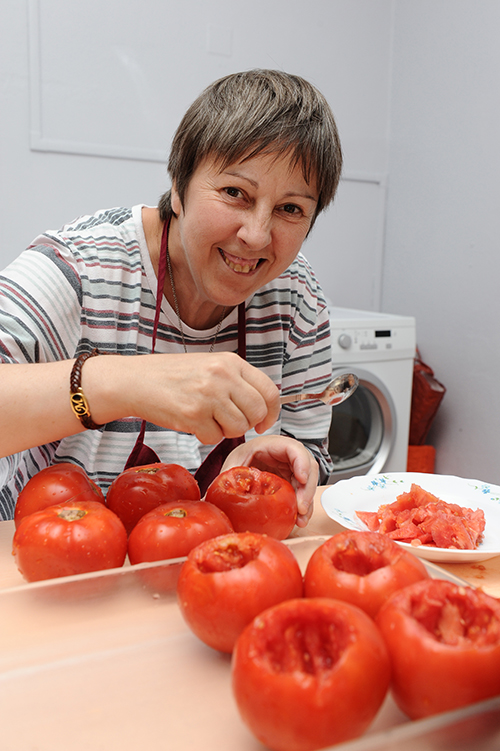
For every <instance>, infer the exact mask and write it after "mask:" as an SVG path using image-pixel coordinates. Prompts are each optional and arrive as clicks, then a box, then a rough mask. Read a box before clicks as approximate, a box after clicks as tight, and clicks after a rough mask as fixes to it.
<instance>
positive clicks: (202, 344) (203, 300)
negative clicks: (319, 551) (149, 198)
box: [0, 70, 342, 525]
mask: <svg viewBox="0 0 500 751" xmlns="http://www.w3.org/2000/svg"><path fill="white" fill-rule="evenodd" d="M341 164H342V157H341V148H340V143H339V139H338V135H337V130H336V126H335V122H334V119H333V116H332V113H331V110H330V108H329V107H328V104H327V103H326V101H325V100H324V98H323V97H322V95H321V94H320V93H319V92H318V91H316V89H314V87H312V86H311V85H310V84H308V83H307V82H306V81H304V80H302V79H300V78H298V77H296V76H290V75H288V74H285V73H281V72H278V71H259V70H256V71H248V72H244V73H238V74H234V75H231V76H227V77H225V78H223V79H221V80H220V81H217V82H215V83H214V84H212V85H211V86H209V87H208V88H207V89H206V90H205V91H204V92H203V93H202V94H201V96H200V97H199V98H198V99H197V100H196V101H195V102H194V103H193V105H192V106H191V107H190V108H189V110H188V111H187V113H186V115H185V117H184V118H183V120H182V122H181V124H180V126H179V128H178V130H177V133H176V135H175V138H174V141H173V144H172V150H171V156H170V160H169V165H168V167H169V174H170V177H171V180H172V188H171V190H170V191H168V192H167V193H166V194H165V195H164V196H162V197H161V199H160V201H159V205H158V207H156V208H154V207H147V206H136V207H134V208H133V209H123V208H116V209H112V210H108V211H100V212H98V213H97V214H95V215H94V216H86V217H82V218H80V219H77V220H76V221H75V222H73V223H71V224H69V225H66V226H65V227H63V228H62V229H61V230H59V231H49V232H46V233H45V234H43V235H41V236H40V237H38V238H36V240H35V241H34V242H33V244H32V245H31V246H30V248H28V250H27V251H25V252H24V253H23V254H22V255H21V256H20V257H19V258H18V259H17V260H16V261H14V263H12V264H11V265H10V266H9V267H8V268H7V269H6V270H5V272H4V273H3V275H0V362H2V363H3V364H4V367H1V368H0V456H2V457H4V458H3V459H1V460H0V487H1V488H2V490H1V492H0V514H1V515H2V516H3V518H11V517H12V514H13V510H14V506H15V500H16V497H17V494H18V493H19V491H20V490H21V488H22V487H23V485H24V484H25V483H26V482H27V480H28V479H29V478H30V477H31V476H32V475H33V474H34V473H35V472H37V471H38V470H40V469H41V468H42V467H44V466H46V465H48V464H51V463H54V462H58V461H59V462H60V461H73V462H76V463H78V464H80V465H81V466H83V467H84V468H85V469H86V471H87V472H88V473H89V475H90V476H91V477H93V478H94V479H96V480H97V481H98V482H99V484H100V485H101V487H102V488H103V490H106V488H107V487H108V486H109V484H110V483H111V481H112V480H113V479H114V477H116V475H117V474H119V473H120V472H121V471H122V470H123V469H124V466H125V464H126V462H127V457H129V455H130V453H131V451H132V450H133V449H134V444H135V442H136V438H137V434H138V431H139V428H140V426H141V424H142V426H143V427H144V428H145V430H146V433H145V440H146V443H147V445H148V446H149V447H151V449H153V450H154V451H155V452H156V455H157V456H158V458H159V459H160V460H161V461H165V462H175V463H178V464H182V465H183V466H185V467H186V468H187V469H189V470H190V471H192V472H195V471H196V470H197V469H198V468H199V467H200V465H202V462H203V460H204V459H206V457H207V456H208V454H209V453H210V451H211V449H212V448H213V447H214V445H216V444H218V443H219V442H220V441H221V440H222V439H224V438H226V439H237V438H238V437H240V436H246V441H245V442H244V443H240V445H238V446H237V447H236V448H234V450H233V451H231V452H230V453H229V455H228V457H227V459H226V461H225V464H224V465H223V469H227V468H229V467H232V466H239V465H254V466H257V467H260V468H264V469H268V470H270V471H273V472H275V473H276V474H281V475H282V476H284V477H286V478H287V479H289V480H290V481H291V482H293V484H294V486H295V487H296V490H297V504H298V513H299V516H298V523H299V524H301V525H305V524H306V523H307V521H308V519H309V517H310V514H311V512H312V499H313V495H314V491H315V488H316V485H317V482H318V477H320V478H321V479H323V478H324V477H325V476H326V474H327V473H328V472H329V469H330V464H329V462H330V459H329V456H328V452H327V448H326V437H327V432H328V426H329V421H330V410H329V408H328V407H325V406H324V405H322V404H321V403H316V402H314V403H305V404H301V405H300V406H297V405H289V406H287V407H283V409H281V410H280V404H279V394H280V391H284V392H299V391H301V390H308V391H313V390H318V391H319V390H321V389H322V388H324V386H325V385H326V384H327V383H328V381H329V379H330V376H331V361H330V345H329V323H328V311H327V308H326V305H325V301H324V297H323V294H322V292H321V289H320V287H319V285H318V283H317V281H316V279H315V277H314V274H313V272H312V270H311V269H310V267H309V265H308V264H307V261H306V260H305V259H304V258H303V257H302V256H301V254H300V252H299V251H300V248H301V246H302V243H303V241H304V240H305V238H306V236H307V234H308V233H309V232H310V230H311V228H312V226H313V224H314V221H315V219H316V217H317V216H318V214H319V213H320V212H321V211H322V210H323V209H324V208H325V207H326V206H327V205H328V204H329V203H330V202H331V201H332V200H333V197H334V195H335V191H336V188H337V185H338V181H339V178H340V171H341ZM157 303H158V305H157ZM155 313H156V320H155ZM238 332H239V335H238ZM245 350H246V351H245ZM238 352H239V354H238ZM101 355H106V356H101ZM7 364H10V365H11V367H5V365H7ZM14 365H15V366H16V367H13V366H14ZM79 388H80V389H81V390H79ZM68 391H71V392H72V394H73V396H72V398H71V402H70V398H69V397H68ZM82 394H83V397H82ZM82 404H83V406H82ZM82 412H83V413H85V412H86V413H87V414H83V415H82ZM140 449H141V445H140V442H139V445H136V447H135V453H134V454H133V459H132V460H131V462H132V463H136V464H137V463H146V461H144V458H146V459H147V458H148V456H150V455H149V454H148V453H147V452H146V453H144V450H143V452H142V453H141V452H140ZM153 456H154V455H153ZM211 461H212V460H209V464H210V462H211ZM205 466H207V465H205Z"/></svg>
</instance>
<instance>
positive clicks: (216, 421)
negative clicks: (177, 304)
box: [127, 352, 280, 444]
mask: <svg viewBox="0 0 500 751" xmlns="http://www.w3.org/2000/svg"><path fill="white" fill-rule="evenodd" d="M129 372H130V373H132V368H131V369H130V370H129ZM133 376H134V377H133V381H132V382H131V384H130V388H129V389H127V393H128V394H133V399H134V411H133V412H128V413H127V414H135V415H137V416H139V417H142V418H143V419H147V420H150V421H151V422H154V423H156V424H157V425H161V426H162V427H166V428H170V429H172V430H177V431H180V432H184V433H191V434H193V435H196V437H197V438H198V439H199V440H200V441H201V442H202V443H205V444H215V443H218V442H219V441H220V440H221V439H222V438H224V437H227V438H236V437H238V436H241V435H243V434H244V433H246V432H247V431H248V430H250V429H251V428H253V427H256V428H257V429H258V430H259V431H263V430H267V429H268V428H270V427H271V426H272V425H273V424H274V423H275V422H276V419H277V417H278V414H279V409H280V404H279V392H278V389H277V387H276V386H275V384H274V383H273V382H272V380H271V379H270V378H269V377H268V376H267V375H265V374H264V373H262V372H261V371H260V370H258V369H257V368H255V367H253V366H252V365H249V364H248V363H247V362H245V360H242V359H241V358H240V357H239V356H238V355H236V354H235V353H231V352H222V353H215V354H201V355H193V354H183V355H145V356H143V357H138V358H134V363H133Z"/></svg>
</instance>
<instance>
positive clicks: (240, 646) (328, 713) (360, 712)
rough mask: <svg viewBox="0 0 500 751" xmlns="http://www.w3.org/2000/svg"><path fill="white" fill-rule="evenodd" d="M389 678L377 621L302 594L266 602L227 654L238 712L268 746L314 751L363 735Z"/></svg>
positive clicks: (344, 606)
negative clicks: (270, 604) (271, 604)
mask: <svg viewBox="0 0 500 751" xmlns="http://www.w3.org/2000/svg"><path fill="white" fill-rule="evenodd" d="M389 678H390V664H389V657H388V655H387V650H386V647H385V644H384V641H383V639H382V636H381V634H380V632H379V630H378V629H377V627H376V625H375V623H374V622H373V620H372V619H371V618H370V617H369V616H368V615H367V614H366V613H365V612H363V611H362V610H360V609H359V608H357V607H355V606H354V605H351V604H349V603H346V602H341V601H339V600H330V599H324V598H311V599H307V598H304V599H299V600H288V601H287V602H283V603H281V604H279V605H276V606H275V607H272V608H269V609H268V610H266V611H264V612H263V613H261V614H260V615H259V616H257V617H256V618H255V620H254V621H253V622H252V623H251V624H250V625H249V626H247V628H245V630H244V631H243V633H242V634H241V636H240V637H239V639H238V640H237V642H236V647H235V649H234V653H233V661H232V686H233V692H234V696H235V699H236V703H237V706H238V709H239V711H240V714H241V717H242V719H243V721H244V722H245V724H246V725H247V726H248V727H249V728H250V730H251V731H252V732H253V733H254V735H255V736H256V737H257V738H258V739H259V740H260V741H261V742H262V743H264V744H265V746H267V747H268V748H271V749H273V750H274V751H313V749H319V748H324V747H325V746H328V747H329V746H330V745H332V744H334V743H340V742H342V741H347V740H350V739H352V738H356V737H357V736H359V735H361V734H362V733H363V732H364V731H365V730H366V729H367V728H368V726H369V725H370V723H371V722H372V720H373V719H374V717H375V715H376V714H377V712H378V710H379V708H380V706H381V705H382V702H383V701H384V698H385V695H386V693H387V689H388V686H389Z"/></svg>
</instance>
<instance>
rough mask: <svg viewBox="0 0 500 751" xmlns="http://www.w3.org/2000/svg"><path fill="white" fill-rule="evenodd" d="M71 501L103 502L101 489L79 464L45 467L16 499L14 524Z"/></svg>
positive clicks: (66, 463)
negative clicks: (43, 510) (58, 504)
mask: <svg viewBox="0 0 500 751" xmlns="http://www.w3.org/2000/svg"><path fill="white" fill-rule="evenodd" d="M69 500H76V501H97V502H98V503H104V495H103V493H102V491H101V489H100V487H99V486H98V485H97V484H96V483H95V482H94V481H93V480H91V479H90V477H89V476H88V475H87V473H86V472H85V470H84V469H82V468H81V467H79V466H78V465H77V464H71V463H69V462H61V463H60V464H53V465H51V466H50V467H45V468H44V469H41V470H40V472H37V474H36V475H33V477H32V478H31V479H30V480H28V482H27V483H26V485H25V486H24V488H23V489H22V490H21V492H20V493H19V495H18V497H17V501H16V508H15V510H14V523H15V526H16V527H18V526H19V523H20V522H21V520H22V519H24V517H25V516H29V514H33V513H34V512H35V511H41V510H42V509H44V508H47V506H55V505H56V504H57V503H65V502H66V501H69Z"/></svg>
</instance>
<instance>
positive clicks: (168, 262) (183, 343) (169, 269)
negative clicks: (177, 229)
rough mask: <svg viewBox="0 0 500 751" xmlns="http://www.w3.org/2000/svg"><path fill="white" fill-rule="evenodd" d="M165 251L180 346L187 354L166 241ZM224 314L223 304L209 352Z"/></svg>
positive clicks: (212, 348)
mask: <svg viewBox="0 0 500 751" xmlns="http://www.w3.org/2000/svg"><path fill="white" fill-rule="evenodd" d="M166 251H167V252H166V258H167V268H168V275H169V277H170V286H171V287H172V295H173V296H174V307H175V313H176V315H177V323H178V324H179V331H180V332H181V339H182V346H183V347H184V352H185V353H186V354H187V347H186V340H185V338H184V328H183V326H182V321H181V316H180V313H179V303H178V301H177V292H176V291H175V284H174V275H173V274H172V265H171V263H170V253H169V252H168V243H167V249H166ZM225 315H226V306H224V310H223V311H222V315H221V317H220V321H219V323H218V324H217V331H216V332H215V336H214V338H213V341H212V345H211V347H210V350H209V352H213V351H214V347H215V342H216V341H217V337H218V336H219V331H220V330H221V326H222V321H223V320H224V316H225Z"/></svg>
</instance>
